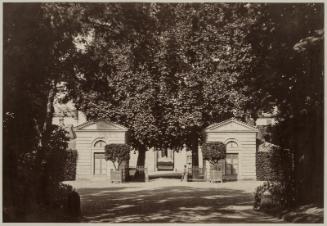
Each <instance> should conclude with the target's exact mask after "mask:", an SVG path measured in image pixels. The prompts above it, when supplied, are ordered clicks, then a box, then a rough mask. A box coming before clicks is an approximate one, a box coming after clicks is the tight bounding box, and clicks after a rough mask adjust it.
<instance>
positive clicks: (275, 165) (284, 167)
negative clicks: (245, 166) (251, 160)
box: [256, 146, 293, 181]
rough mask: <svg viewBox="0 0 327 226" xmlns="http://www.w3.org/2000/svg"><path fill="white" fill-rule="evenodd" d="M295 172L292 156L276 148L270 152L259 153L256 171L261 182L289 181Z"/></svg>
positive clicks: (284, 150)
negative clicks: (293, 171)
mask: <svg viewBox="0 0 327 226" xmlns="http://www.w3.org/2000/svg"><path fill="white" fill-rule="evenodd" d="M292 170H293V164H292V154H291V152H290V151H289V150H288V149H281V148H279V147H277V146H274V147H272V148H271V150H269V151H268V152H257V155H256V171H257V180H260V181H287V180H289V179H290V177H291V173H292Z"/></svg>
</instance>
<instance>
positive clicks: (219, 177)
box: [209, 170, 223, 182]
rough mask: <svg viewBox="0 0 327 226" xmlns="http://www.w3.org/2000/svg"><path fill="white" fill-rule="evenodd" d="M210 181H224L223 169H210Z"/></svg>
mask: <svg viewBox="0 0 327 226" xmlns="http://www.w3.org/2000/svg"><path fill="white" fill-rule="evenodd" d="M209 181H210V182H218V181H219V182H223V171H222V170H210V177H209Z"/></svg>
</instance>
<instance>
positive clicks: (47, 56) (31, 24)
mask: <svg viewBox="0 0 327 226" xmlns="http://www.w3.org/2000/svg"><path fill="white" fill-rule="evenodd" d="M61 6H63V5H60V4H58V5H56V4H40V3H31V4H23V3H18V4H14V3H6V4H4V26H3V27H4V38H3V40H4V42H3V46H4V49H3V50H4V51H3V58H4V62H3V69H4V70H3V74H4V79H3V87H4V90H3V103H4V104H3V111H4V115H5V117H4V120H5V122H4V123H5V128H4V136H3V144H4V148H3V150H4V151H3V154H4V161H3V163H4V167H3V175H4V178H3V179H4V209H6V210H10V211H9V212H10V213H8V215H7V216H9V215H10V216H11V217H10V219H11V220H13V221H24V220H27V218H26V216H28V215H29V214H31V212H33V211H37V210H36V209H37V208H39V207H41V206H43V205H45V203H48V202H50V200H51V196H52V195H50V194H49V193H47V190H48V189H52V188H53V187H54V188H55V187H57V186H59V185H58V181H59V180H60V179H59V178H60V177H62V164H61V163H62V162H63V161H62V160H64V156H63V154H64V152H65V150H64V149H65V148H66V144H65V142H66V138H65V135H64V133H63V132H62V131H59V129H58V128H54V127H52V126H51V120H52V113H53V107H52V103H53V99H54V96H55V94H56V85H57V84H58V83H59V82H60V81H62V80H64V78H67V77H69V76H71V75H72V74H73V67H72V65H71V64H70V63H69V61H70V60H71V59H72V57H73V55H74V50H75V45H74V43H73V39H74V34H76V29H75V26H74V25H75V24H76V23H74V22H73V21H72V20H71V19H72V18H74V19H76V18H78V17H75V16H77V15H78V14H76V12H74V11H70V10H69V8H67V7H61ZM59 9H61V10H62V11H61V12H62V13H60V15H58V14H56V13H55V11H56V12H58V11H57V10H59ZM52 10H53V11H52ZM58 13H59V12H58ZM72 28H73V29H72ZM21 194H28V195H21ZM4 220H5V221H7V219H4Z"/></svg>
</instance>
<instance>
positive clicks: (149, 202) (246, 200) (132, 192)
mask: <svg viewBox="0 0 327 226" xmlns="http://www.w3.org/2000/svg"><path fill="white" fill-rule="evenodd" d="M67 183H68V182H67ZM69 184H71V185H73V186H74V187H75V188H76V189H77V191H78V192H79V194H80V196H81V205H82V215H83V218H82V222H93V223H95V222H111V223H150V222H156V223H283V221H282V220H280V219H278V218H274V217H271V216H269V215H266V214H264V213H261V212H257V211H254V210H253V208H252V204H253V192H254V190H255V188H256V187H257V186H258V185H260V182H257V181H240V182H227V183H223V184H210V183H207V182H188V183H185V182H180V181H177V180H167V179H166V180H156V181H152V182H148V183H126V184H109V183H108V182H106V181H74V182H69Z"/></svg>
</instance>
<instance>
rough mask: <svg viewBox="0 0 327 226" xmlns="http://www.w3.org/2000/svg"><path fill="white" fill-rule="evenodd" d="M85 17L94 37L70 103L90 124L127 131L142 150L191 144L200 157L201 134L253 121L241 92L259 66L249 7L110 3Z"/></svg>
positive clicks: (86, 38)
mask: <svg viewBox="0 0 327 226" xmlns="http://www.w3.org/2000/svg"><path fill="white" fill-rule="evenodd" d="M83 13H84V14H83V15H84V17H85V21H84V22H83V24H84V28H85V32H86V31H88V34H89V35H87V36H84V37H82V39H84V41H85V43H86V44H85V45H84V48H83V51H81V54H80V59H79V61H78V63H77V67H76V68H77V69H78V73H79V76H78V77H76V79H75V81H74V82H71V83H69V84H68V90H69V93H70V96H73V97H74V101H75V102H76V104H77V106H78V107H79V108H80V109H82V110H83V111H84V112H85V113H86V115H87V117H88V119H97V118H109V119H110V120H112V121H114V122H118V123H120V124H123V125H124V126H126V127H127V128H128V129H129V132H130V135H131V137H130V138H131V139H130V144H131V145H132V146H133V147H135V148H136V149H138V150H139V151H141V150H142V151H143V150H146V148H149V147H158V148H160V147H163V148H167V147H168V148H174V149H180V148H182V147H183V145H184V144H186V145H187V146H188V147H189V148H190V149H192V151H193V156H196V153H197V147H198V142H199V141H200V138H201V134H200V133H201V132H200V131H201V129H203V128H204V127H206V126H208V125H209V124H210V123H212V122H219V121H221V120H224V119H226V118H228V117H231V116H233V115H237V116H239V117H242V116H244V114H246V113H245V112H243V111H242V108H243V104H244V103H245V101H246V99H247V98H246V97H245V96H244V95H243V89H241V88H239V87H237V88H235V87H234V85H235V84H236V80H237V78H238V77H239V76H241V74H243V73H245V72H247V71H248V70H249V68H250V66H251V64H252V60H253V58H252V56H251V54H252V53H251V46H250V45H249V43H248V42H247V41H246V40H245V38H246V36H247V34H248V32H247V30H248V28H249V26H250V25H251V24H252V23H253V22H254V21H253V20H254V18H253V15H250V13H251V12H250V11H248V9H247V7H246V5H245V4H156V3H152V4H143V3H142V4H117V3H116V4H108V3H105V4H96V5H86V6H85V10H84V11H83ZM136 21H137V22H136ZM86 33H87V32H86ZM141 147H143V148H141ZM139 156H143V157H144V154H143V153H142V154H140V155H139ZM193 160H194V159H193ZM192 162H193V163H194V164H195V163H196V162H197V159H196V161H195V160H194V161H192ZM141 165H142V164H141ZM143 165H144V163H143Z"/></svg>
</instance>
